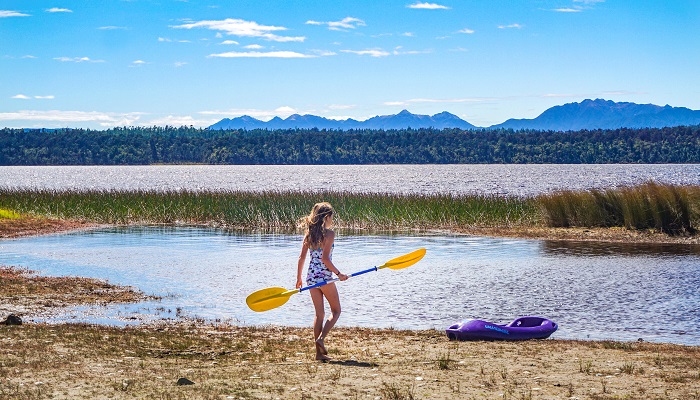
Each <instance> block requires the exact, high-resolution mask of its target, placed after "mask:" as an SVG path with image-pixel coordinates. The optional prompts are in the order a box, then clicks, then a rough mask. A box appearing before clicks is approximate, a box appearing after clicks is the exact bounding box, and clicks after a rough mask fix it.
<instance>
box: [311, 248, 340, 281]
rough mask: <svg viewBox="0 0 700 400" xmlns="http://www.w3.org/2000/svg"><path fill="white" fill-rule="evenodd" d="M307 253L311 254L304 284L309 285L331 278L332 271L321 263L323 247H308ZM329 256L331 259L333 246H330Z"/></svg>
mask: <svg viewBox="0 0 700 400" xmlns="http://www.w3.org/2000/svg"><path fill="white" fill-rule="evenodd" d="M334 245H335V244H334ZM309 254H310V255H311V262H310V263H309V270H308V272H307V273H306V284H307V285H308V286H311V285H315V284H317V283H321V282H326V281H330V280H331V279H333V273H332V272H331V270H329V269H328V268H327V267H326V265H325V264H323V261H321V259H322V257H323V249H322V248H321V247H319V248H318V249H309ZM329 258H331V259H333V247H331V254H329Z"/></svg>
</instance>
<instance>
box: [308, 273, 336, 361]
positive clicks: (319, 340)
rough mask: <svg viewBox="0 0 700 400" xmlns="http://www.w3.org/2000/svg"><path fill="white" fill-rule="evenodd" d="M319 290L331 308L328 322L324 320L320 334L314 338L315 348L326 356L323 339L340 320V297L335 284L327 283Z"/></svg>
mask: <svg viewBox="0 0 700 400" xmlns="http://www.w3.org/2000/svg"><path fill="white" fill-rule="evenodd" d="M319 289H320V291H321V292H322V293H323V296H324V297H325V298H326V300H327V301H328V305H329V306H330V308H331V315H330V317H329V318H328V320H326V322H325V324H323V328H322V329H321V332H320V334H319V335H318V336H316V346H317V347H318V348H320V350H321V351H322V352H323V354H327V352H326V347H325V345H324V343H323V339H325V338H326V335H328V332H330V330H331V329H333V326H335V323H336V322H338V318H340V311H341V309H340V296H338V288H336V287H335V283H329V284H328V285H324V286H321V287H320V288H319ZM317 315H318V314H317ZM314 334H316V332H315V331H314Z"/></svg>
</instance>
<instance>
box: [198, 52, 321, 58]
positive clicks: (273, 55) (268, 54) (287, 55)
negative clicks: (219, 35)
mask: <svg viewBox="0 0 700 400" xmlns="http://www.w3.org/2000/svg"><path fill="white" fill-rule="evenodd" d="M209 57H219V58H315V57H317V56H312V55H308V54H302V53H297V52H295V51H269V52H260V51H246V52H238V51H230V52H228V53H219V54H210V55H209Z"/></svg>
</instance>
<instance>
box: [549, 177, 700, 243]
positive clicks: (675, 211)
mask: <svg viewBox="0 0 700 400" xmlns="http://www.w3.org/2000/svg"><path fill="white" fill-rule="evenodd" d="M536 201H537V203H538V204H539V206H540V207H541V210H542V214H543V216H544V219H545V221H546V223H547V225H548V226H551V227H572V226H578V227H618V226H619V227H625V228H627V229H636V230H646V229H651V230H656V231H658V232H663V233H666V234H669V235H686V234H693V233H695V228H694V226H695V225H697V223H698V216H699V215H700V186H677V185H669V184H658V183H654V182H646V183H643V184H640V185H636V186H623V187H619V188H614V189H605V190H599V189H591V190H587V191H568V190H566V191H559V192H555V193H551V194H546V195H541V196H538V197H537V198H536Z"/></svg>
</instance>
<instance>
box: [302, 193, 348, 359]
mask: <svg viewBox="0 0 700 400" xmlns="http://www.w3.org/2000/svg"><path fill="white" fill-rule="evenodd" d="M333 212H334V211H333V207H332V206H331V205H330V204H329V203H326V202H323V203H316V204H315V205H314V207H313V208H312V209H311V214H309V215H308V216H306V217H304V218H302V220H301V224H300V226H302V227H304V228H305V232H304V241H303V243H302V245H301V254H299V263H298V265H297V286H296V287H297V289H299V288H300V287H301V286H302V281H301V270H302V269H303V268H304V262H305V261H306V252H307V251H308V252H309V255H310V256H311V262H310V263H309V269H308V272H307V274H306V284H307V285H308V286H311V285H315V284H317V283H319V282H325V281H329V280H331V279H333V274H336V275H337V276H338V279H340V280H341V281H344V280H346V279H348V276H347V275H345V274H343V273H341V272H340V270H338V268H336V266H335V265H333V261H331V253H332V252H333V240H334V239H335V233H334V232H333V231H332V230H330V229H329V228H330V226H331V224H333ZM309 293H310V294H311V300H312V301H313V303H314V310H315V311H316V316H315V317H314V343H315V345H316V359H317V360H321V361H327V360H330V357H328V355H327V354H328V352H327V351H326V347H325V346H324V344H323V340H324V339H325V338H326V335H328V332H329V331H330V330H331V329H332V328H333V325H335V323H336V322H337V321H338V317H340V297H339V296H338V289H337V288H336V287H335V283H329V284H326V285H323V286H320V287H317V288H313V289H309ZM324 297H325V298H326V301H327V302H328V305H329V306H330V308H331V315H330V316H329V318H328V320H327V321H326V322H325V324H324V323H323V319H324V317H325V312H324V307H323V298H324Z"/></svg>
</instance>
